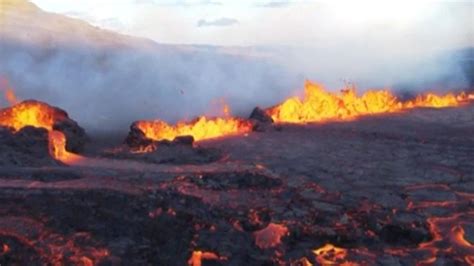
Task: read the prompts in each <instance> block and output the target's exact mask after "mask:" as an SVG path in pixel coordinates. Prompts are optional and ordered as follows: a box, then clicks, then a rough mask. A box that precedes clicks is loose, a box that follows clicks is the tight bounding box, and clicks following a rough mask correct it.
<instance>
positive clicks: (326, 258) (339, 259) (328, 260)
mask: <svg viewBox="0 0 474 266" xmlns="http://www.w3.org/2000/svg"><path fill="white" fill-rule="evenodd" d="M313 253H314V254H315V255H316V260H317V261H318V262H319V264H321V265H347V266H349V265H353V266H355V265H358V264H357V263H353V262H348V261H346V257H347V250H346V249H343V248H338V247H335V246H334V245H332V244H326V245H324V246H323V247H321V248H318V249H316V250H314V251H313Z"/></svg>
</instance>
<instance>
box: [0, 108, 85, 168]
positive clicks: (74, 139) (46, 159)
mask: <svg viewBox="0 0 474 266" xmlns="http://www.w3.org/2000/svg"><path fill="white" fill-rule="evenodd" d="M27 108H33V109H34V110H38V109H40V110H41V112H42V113H41V116H44V117H45V118H47V119H46V120H48V119H51V120H52V121H54V123H53V124H52V125H50V126H51V128H52V129H53V130H57V131H60V132H62V133H64V135H65V136H66V150H68V151H71V152H76V153H77V152H80V151H82V150H83V148H84V145H85V143H86V142H87V140H88V137H87V135H86V133H85V131H84V129H83V128H82V127H80V126H79V125H78V124H77V123H76V122H75V121H74V120H72V119H70V118H69V116H68V114H67V113H66V112H65V111H64V110H62V109H60V108H57V107H53V106H50V105H48V104H46V103H43V102H39V101H35V100H27V101H23V102H21V103H18V104H16V105H13V106H11V107H8V108H4V109H1V110H0V165H4V166H5V165H20V166H44V165H57V164H58V162H57V161H56V160H54V159H53V158H51V156H50V154H49V136H48V130H47V129H45V128H36V127H33V126H25V127H23V128H21V129H20V130H18V131H15V129H14V128H11V127H9V126H8V125H9V123H10V122H9V120H11V119H14V118H15V117H16V116H17V115H18V114H22V112H23V110H24V109H27ZM43 112H44V113H43ZM29 115H31V114H29Z"/></svg>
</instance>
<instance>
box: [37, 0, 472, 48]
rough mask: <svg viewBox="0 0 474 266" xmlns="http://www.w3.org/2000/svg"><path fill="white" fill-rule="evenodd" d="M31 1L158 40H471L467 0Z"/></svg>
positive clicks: (218, 42) (292, 42) (454, 42)
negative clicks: (415, 36)
mask: <svg viewBox="0 0 474 266" xmlns="http://www.w3.org/2000/svg"><path fill="white" fill-rule="evenodd" d="M33 2H34V3H35V4H37V5H38V6H39V7H41V8H42V9H44V10H47V11H51V12H56V13H62V14H65V15H68V16H71V17H75V18H80V19H83V20H86V21H88V22H89V23H91V24H94V25H96V26H99V27H103V28H107V29H110V30H114V31H118V32H121V33H125V34H129V35H134V36H140V37H145V38H149V39H153V40H155V41H157V42H161V43H179V44H209V45H226V46H255V45H295V46H307V45H313V44H315V43H322V42H325V43H327V44H329V45H330V44H331V42H340V41H344V40H353V41H355V42H356V43H357V42H359V43H362V44H363V43H365V42H370V43H377V42H380V41H382V40H383V41H391V39H399V38H405V37H406V38H407V39H408V40H412V39H413V38H411V37H412V36H414V35H417V36H419V38H417V42H418V41H420V42H422V43H421V44H423V45H428V44H429V46H432V48H434V49H436V48H442V47H446V46H449V47H453V46H459V47H463V46H472V45H473V44H474V37H473V34H474V33H473V27H474V26H472V25H474V21H473V16H474V15H473V12H474V1H471V0H457V1H456V0H445V1H429V0H398V1H381V0H359V1H341V0H331V1H321V0H319V1H311V0H300V1H285V0H274V1H267V0H260V1H249V0H239V1H235V0H81V1H77V0H33ZM447 36H449V38H446V37H447ZM433 40H437V42H433ZM395 41H399V40H395ZM438 42H439V43H438ZM358 45H359V44H358ZM404 45H406V46H410V47H411V46H413V43H412V42H408V43H407V44H404ZM403 47H404V46H403V45H402V46H401V48H402V49H403Z"/></svg>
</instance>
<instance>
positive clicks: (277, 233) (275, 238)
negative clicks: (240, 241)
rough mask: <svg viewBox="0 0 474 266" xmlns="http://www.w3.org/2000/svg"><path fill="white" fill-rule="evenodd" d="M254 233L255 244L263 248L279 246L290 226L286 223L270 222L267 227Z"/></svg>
mask: <svg viewBox="0 0 474 266" xmlns="http://www.w3.org/2000/svg"><path fill="white" fill-rule="evenodd" d="M254 234H255V244H256V245H257V246H258V247H259V248H261V249H267V248H272V247H276V246H278V245H279V244H280V243H281V239H282V237H284V236H286V235H287V234H288V228H286V226H284V225H280V224H274V223H270V224H269V225H268V226H267V227H266V228H264V229H262V230H260V231H257V232H255V233H254Z"/></svg>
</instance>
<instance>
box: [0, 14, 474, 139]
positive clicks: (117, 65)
mask: <svg viewBox="0 0 474 266" xmlns="http://www.w3.org/2000/svg"><path fill="white" fill-rule="evenodd" d="M288 8H293V7H288ZM295 8H297V7H295ZM272 10H274V11H272V12H275V13H272V14H270V15H269V16H268V17H266V18H264V19H263V21H262V25H260V26H257V27H254V28H246V27H247V26H246V25H247V24H246V23H245V21H243V22H242V23H241V24H240V26H241V27H240V26H239V29H240V30H241V31H243V32H246V33H247V34H253V33H255V35H257V34H258V33H259V32H262V36H263V37H262V38H266V37H264V36H269V34H268V31H271V30H274V29H272V28H271V27H269V25H271V24H272V23H276V21H277V19H278V18H279V14H280V13H278V12H282V11H281V10H278V8H273V9H272ZM38 12H40V11H38ZM301 12H303V11H301ZM461 13H462V12H461ZM456 14H458V13H456ZM463 14H464V13H463ZM36 16H40V17H37V18H36V20H35V16H30V17H31V18H30V19H31V20H30V21H25V22H23V23H25V24H33V25H34V24H35V23H38V24H40V25H42V26H41V27H39V28H35V27H23V26H22V27H20V30H19V31H17V32H21V33H22V36H23V37H22V38H24V39H18V38H16V37H11V36H10V38H2V39H1V40H0V58H1V59H0V60H1V62H0V76H3V77H4V78H6V79H8V81H9V84H10V86H11V87H13V88H14V89H15V91H16V92H17V94H18V97H19V98H22V99H28V98H35V99H38V100H43V101H47V102H48V103H50V104H53V105H57V106H59V107H61V108H63V109H65V110H66V111H68V113H69V114H70V116H71V117H72V118H73V119H75V120H77V121H78V122H79V123H80V124H81V125H82V126H84V127H86V129H87V130H89V131H91V130H99V131H101V130H104V131H107V130H120V131H125V130H126V128H128V126H129V125H130V124H131V122H132V121H135V120H139V119H158V118H159V119H163V120H166V121H168V122H175V121H176V120H179V119H184V118H187V119H191V118H193V117H195V116H196V115H199V114H209V115H213V114H218V112H219V110H220V107H219V105H217V106H216V104H215V102H216V100H217V101H220V100H224V101H226V102H228V103H229V104H230V107H231V109H232V110H233V113H234V114H238V115H243V116H246V115H248V113H249V112H250V111H251V109H252V108H253V107H255V106H257V105H259V106H263V107H266V106H271V105H274V104H276V103H278V102H279V101H281V100H282V99H284V98H285V97H287V96H289V95H293V94H296V92H297V91H298V89H299V88H301V87H302V86H303V83H304V79H311V80H315V81H320V82H323V83H325V84H326V85H327V86H328V87H329V88H332V89H337V88H341V87H342V86H344V83H345V82H353V83H355V84H356V85H357V86H358V87H361V88H374V87H377V88H380V87H393V88H395V89H401V90H412V91H413V90H418V91H421V90H423V89H430V90H436V89H457V88H467V87H469V86H473V84H472V80H471V81H469V79H468V78H469V77H471V78H472V76H474V75H473V74H472V73H471V72H470V71H472V69H473V68H472V49H470V50H469V49H462V48H463V47H466V46H469V45H467V44H469V41H472V34H473V33H472V28H471V29H469V27H467V29H464V30H459V29H458V30H457V31H453V30H452V29H453V27H454V26H456V25H457V24H456V23H454V22H453V21H452V16H447V18H446V20H443V21H438V23H439V25H438V24H433V23H434V21H436V19H439V18H440V14H438V13H436V12H434V14H433V15H432V16H431V17H430V19H429V20H427V21H417V24H412V23H410V24H409V25H405V26H403V28H397V29H390V28H386V27H384V26H383V25H378V26H376V27H375V28H370V29H368V28H365V27H360V25H359V27H355V28H354V27H352V26H348V25H346V24H343V22H341V21H337V20H334V18H332V17H331V18H329V17H321V18H318V20H316V18H315V20H314V22H313V21H312V17H311V16H310V15H309V14H306V13H302V14H301V16H302V17H303V18H304V20H303V21H291V23H296V24H298V25H302V26H301V27H302V29H303V30H304V31H308V37H307V38H306V37H305V38H301V35H298V34H296V33H295V35H294V36H293V32H294V31H292V29H291V28H285V27H284V26H282V27H281V28H280V29H279V31H278V32H282V33H281V34H282V35H283V34H287V35H288V34H289V35H290V37H291V38H300V40H301V43H300V44H295V43H293V42H285V40H284V39H283V37H282V36H279V33H275V34H273V37H271V38H270V37H268V39H264V40H261V41H262V42H261V43H263V44H280V45H265V46H258V47H254V48H250V47H241V48H236V47H227V48H222V47H214V46H183V45H161V44H156V43H152V42H149V41H146V40H142V39H135V38H131V37H130V38H129V37H124V36H121V35H116V34H113V33H111V32H106V31H99V30H97V29H96V28H93V27H91V26H88V25H85V24H78V22H77V21H71V22H69V20H68V19H66V20H64V21H62V22H61V23H60V24H61V27H62V28H61V30H62V31H61V34H59V35H61V36H59V35H58V34H57V33H56V32H55V31H54V30H53V29H50V28H49V27H55V26H54V25H53V24H48V23H52V22H48V21H47V19H46V18H45V16H50V15H49V14H46V15H45V14H43V13H37V14H36ZM305 16H306V17H305ZM7 19H8V17H7ZM280 20H281V18H280ZM53 21H54V20H53ZM19 23H21V22H19ZM278 23H281V22H278ZM288 23H290V22H288ZM309 23H311V25H309ZM334 23H342V24H340V25H341V27H342V28H343V30H341V32H336V33H335V32H331V31H332V30H333V27H328V26H326V25H330V24H331V25H333V24H334ZM344 23H346V22H344ZM453 23H454V24H453ZM18 25H21V24H10V25H6V27H10V30H11V31H13V32H14V31H15V27H18ZM278 25H279V24H278ZM376 25H377V24H376ZM414 25H415V26H414ZM440 25H448V26H446V28H445V29H439V27H438V28H437V26H440ZM3 26H5V25H3ZM194 26H195V25H194ZM69 27H70V28H69ZM426 29H431V30H432V32H426ZM2 30H5V29H4V28H0V34H4V33H3V32H2ZM6 31H7V32H8V29H7V30H6ZM238 31H239V30H236V31H234V32H233V34H235V35H236V36H239V32H238ZM78 32H79V33H78ZM311 32H316V34H311ZM226 34H227V33H223V35H222V36H221V38H227V37H228V36H226ZM469 34H470V35H471V36H470V37H469V36H467V35H469ZM30 35H31V36H33V37H31V38H30V37H24V36H30ZM5 36H6V35H5ZM91 36H92V37H91ZM97 36H99V37H97ZM29 38H30V39H29ZM275 38H276V39H275ZM97 39H98V40H97ZM229 39H230V40H232V38H231V37H229ZM466 40H467V41H466ZM471 44H472V43H471ZM466 58H468V59H466ZM469 58H470V59H469ZM470 82H471V83H470ZM4 104H5V103H4V102H0V106H4Z"/></svg>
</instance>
